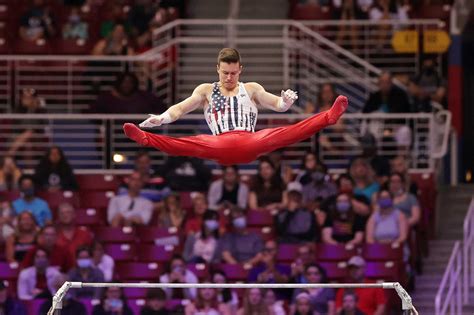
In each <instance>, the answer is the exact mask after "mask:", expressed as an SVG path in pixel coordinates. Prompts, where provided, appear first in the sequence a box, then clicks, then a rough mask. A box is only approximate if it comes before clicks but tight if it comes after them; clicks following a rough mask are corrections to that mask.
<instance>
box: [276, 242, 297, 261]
mask: <svg viewBox="0 0 474 315" xmlns="http://www.w3.org/2000/svg"><path fill="white" fill-rule="evenodd" d="M299 248H300V245H296V244H280V245H278V253H277V257H276V259H277V261H278V262H285V263H288V262H293V261H294V260H295V259H296V257H298V249H299Z"/></svg>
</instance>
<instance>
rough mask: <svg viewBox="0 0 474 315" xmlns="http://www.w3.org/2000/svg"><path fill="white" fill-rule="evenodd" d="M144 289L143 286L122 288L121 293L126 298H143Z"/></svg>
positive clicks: (144, 295) (144, 294)
mask: <svg viewBox="0 0 474 315" xmlns="http://www.w3.org/2000/svg"><path fill="white" fill-rule="evenodd" d="M146 291H147V289H145V288H124V289H123V294H124V295H125V297H126V298H127V299H144V298H145V297H146Z"/></svg>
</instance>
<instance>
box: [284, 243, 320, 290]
mask: <svg viewBox="0 0 474 315" xmlns="http://www.w3.org/2000/svg"><path fill="white" fill-rule="evenodd" d="M314 257H315V253H314V247H313V246H311V245H310V244H306V245H302V246H300V247H299V248H298V256H297V257H296V258H295V261H294V262H293V263H292V264H291V277H290V282H291V283H304V282H305V281H306V279H305V266H307V265H309V264H310V263H314V260H315V258H314Z"/></svg>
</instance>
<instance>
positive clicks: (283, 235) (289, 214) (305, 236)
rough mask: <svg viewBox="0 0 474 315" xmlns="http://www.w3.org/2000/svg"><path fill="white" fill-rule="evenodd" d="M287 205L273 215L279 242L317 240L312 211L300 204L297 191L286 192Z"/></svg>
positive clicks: (300, 197)
mask: <svg viewBox="0 0 474 315" xmlns="http://www.w3.org/2000/svg"><path fill="white" fill-rule="evenodd" d="M287 195H288V197H287V200H288V201H287V206H286V207H285V208H284V209H283V210H282V211H280V212H279V213H278V214H277V215H276V216H275V228H276V232H277V236H278V241H279V242H281V243H304V242H312V241H315V240H319V233H320V230H319V227H318V226H317V222H316V216H315V215H314V212H312V211H309V210H308V209H307V208H305V207H303V205H302V202H301V201H302V195H301V193H300V192H299V191H296V190H291V191H289V192H288V194H287Z"/></svg>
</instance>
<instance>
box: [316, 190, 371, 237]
mask: <svg viewBox="0 0 474 315" xmlns="http://www.w3.org/2000/svg"><path fill="white" fill-rule="evenodd" d="M365 221H366V220H365V219H364V218H363V217H362V216H360V215H358V214H357V213H355V211H354V209H353V207H352V203H351V199H350V196H349V195H347V194H344V193H342V194H339V195H338V196H337V198H336V202H335V204H334V205H333V207H332V209H331V210H330V212H329V214H328V215H327V216H326V220H325V221H324V224H323V242H324V243H326V244H347V245H359V244H361V243H362V242H363V240H364V230H365Z"/></svg>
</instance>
